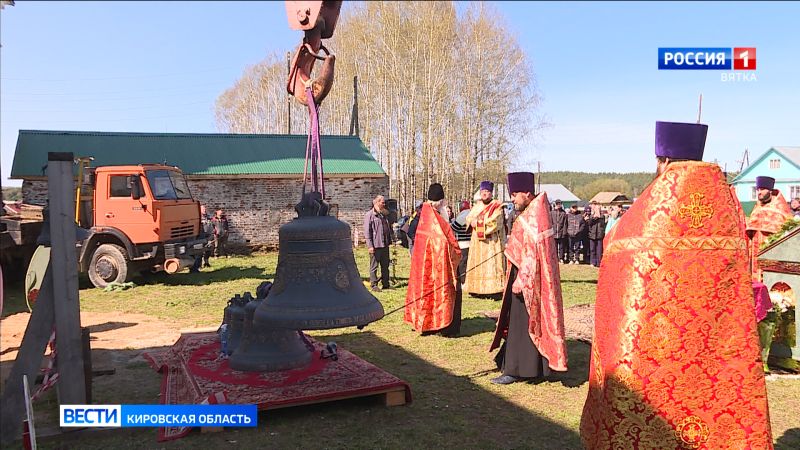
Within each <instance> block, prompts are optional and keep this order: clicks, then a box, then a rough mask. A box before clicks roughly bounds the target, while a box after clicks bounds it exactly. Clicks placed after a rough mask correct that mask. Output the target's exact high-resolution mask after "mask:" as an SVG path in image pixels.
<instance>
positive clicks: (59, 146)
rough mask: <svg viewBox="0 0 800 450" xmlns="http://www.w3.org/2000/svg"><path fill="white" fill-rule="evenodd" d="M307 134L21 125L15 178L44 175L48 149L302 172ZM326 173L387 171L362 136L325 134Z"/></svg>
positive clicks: (121, 160) (118, 160) (247, 171)
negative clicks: (53, 128) (30, 127)
mask: <svg viewBox="0 0 800 450" xmlns="http://www.w3.org/2000/svg"><path fill="white" fill-rule="evenodd" d="M306 140H307V137H306V136H305V135H286V134H188V133H108V132H93V131H47V130H20V132H19V138H18V139H17V149H16V153H15V154H14V165H13V166H12V168H11V178H14V179H21V178H26V177H39V176H42V167H43V166H44V165H45V164H47V153H48V152H72V153H73V154H74V155H75V156H76V157H78V156H93V157H94V161H93V162H92V166H93V167H98V166H114V165H128V164H146V163H156V164H162V163H164V162H165V161H166V164H168V165H171V166H178V167H180V168H181V170H183V172H184V173H185V174H187V175H261V174H287V175H297V174H300V175H302V173H303V166H304V163H305V154H306ZM321 145H322V159H323V163H324V170H325V174H326V175H333V174H374V175H385V174H386V173H385V172H384V171H383V169H382V168H381V166H380V164H378V162H377V161H375V158H373V157H372V155H371V154H370V152H369V150H368V149H367V148H366V146H364V143H363V142H362V141H361V139H359V138H357V137H355V136H321Z"/></svg>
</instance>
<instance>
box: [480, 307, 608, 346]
mask: <svg viewBox="0 0 800 450" xmlns="http://www.w3.org/2000/svg"><path fill="white" fill-rule="evenodd" d="M481 314H483V315H484V316H485V317H488V318H490V319H492V320H495V321H496V320H497V317H498V316H499V315H500V311H499V310H495V311H483V312H481ZM593 328H594V305H576V306H573V307H571V308H567V309H565V310H564V331H565V333H566V337H567V339H574V340H576V341H582V342H585V343H587V344H591V343H592V329H593Z"/></svg>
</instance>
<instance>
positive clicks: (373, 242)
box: [364, 195, 392, 291]
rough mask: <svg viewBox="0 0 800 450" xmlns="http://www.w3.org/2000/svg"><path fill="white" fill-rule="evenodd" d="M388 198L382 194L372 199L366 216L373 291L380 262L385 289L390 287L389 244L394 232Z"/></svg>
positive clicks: (365, 233) (365, 225) (376, 286)
mask: <svg viewBox="0 0 800 450" xmlns="http://www.w3.org/2000/svg"><path fill="white" fill-rule="evenodd" d="M388 215H389V211H388V210H387V209H386V200H385V199H384V198H383V196H382V195H379V196H377V197H375V199H374V200H372V209H370V210H369V211H368V212H367V215H366V216H364V239H365V240H366V241H367V249H368V250H369V284H370V285H371V287H372V290H373V291H380V290H381V289H380V288H379V287H378V264H380V266H381V283H382V287H383V289H389V245H391V243H392V233H391V228H390V227H389V221H388V220H387V217H388Z"/></svg>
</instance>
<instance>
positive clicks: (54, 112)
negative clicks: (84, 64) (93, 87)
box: [3, 101, 208, 114]
mask: <svg viewBox="0 0 800 450" xmlns="http://www.w3.org/2000/svg"><path fill="white" fill-rule="evenodd" d="M200 104H208V102H207V101H198V102H191V103H184V104H180V105H170V106H172V107H182V106H194V105H200ZM162 106H163V105H146V106H132V107H130V108H106V109H79V110H78V109H67V110H50V111H48V110H36V109H31V110H21V109H5V110H3V112H5V113H37V114H41V113H44V114H56V113H91V112H115V111H132V110H137V109H153V108H161V107H162Z"/></svg>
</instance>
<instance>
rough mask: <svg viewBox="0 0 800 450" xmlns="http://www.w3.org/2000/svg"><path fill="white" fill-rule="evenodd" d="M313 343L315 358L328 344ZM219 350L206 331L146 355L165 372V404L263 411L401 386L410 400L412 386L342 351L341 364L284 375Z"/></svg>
mask: <svg viewBox="0 0 800 450" xmlns="http://www.w3.org/2000/svg"><path fill="white" fill-rule="evenodd" d="M308 340H309V341H310V342H311V343H312V344H313V345H314V348H315V352H314V353H315V355H319V354H320V350H322V349H324V348H325V344H321V343H319V342H316V341H314V340H313V339H312V338H310V337H308ZM219 350H220V342H219V336H218V335H217V333H215V332H207V333H192V334H183V335H181V337H180V339H178V341H177V342H176V343H175V344H174V345H173V346H172V347H170V348H166V349H164V350H156V351H152V352H147V353H145V354H144V357H145V358H146V359H147V361H148V362H149V363H150V366H151V367H153V369H155V370H156V371H158V372H161V373H163V374H164V378H163V380H162V382H161V403H162V404H165V405H178V404H201V403H218V402H219V403H222V402H227V403H229V404H256V405H258V409H259V410H264V409H275V408H280V407H286V406H292V405H297V404H305V403H318V402H323V401H331V400H337V399H341V398H347V397H359V396H364V395H370V394H379V393H383V392H387V391H391V390H393V389H392V388H397V387H403V388H405V395H406V402H407V403H408V402H411V387H410V386H409V385H408V384H407V383H405V382H404V381H402V380H400V379H399V378H397V377H395V376H394V375H392V374H390V373H388V372H386V371H384V370H382V369H380V368H379V367H376V366H374V365H372V364H370V363H368V362H366V361H364V360H363V359H361V358H359V357H357V356H355V355H354V354H352V353H350V352H348V351H347V350H343V349H342V348H341V347H340V348H339V349H338V352H337V353H338V356H339V359H338V360H337V361H333V360H332V359H320V358H319V357H313V358H312V360H311V363H310V364H309V365H308V366H307V367H304V368H300V369H294V370H286V371H280V372H241V371H238V370H233V369H231V368H230V366H229V365H228V359H227V358H222V357H220V351H219ZM190 431H191V429H189V428H186V427H170V428H160V429H159V431H158V440H159V441H166V440H172V439H178V438H180V437H183V436H185V435H187V434H188V433H189V432H190Z"/></svg>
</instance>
